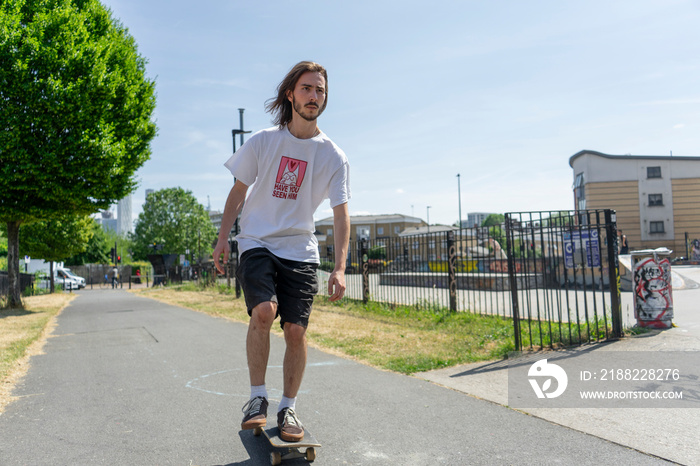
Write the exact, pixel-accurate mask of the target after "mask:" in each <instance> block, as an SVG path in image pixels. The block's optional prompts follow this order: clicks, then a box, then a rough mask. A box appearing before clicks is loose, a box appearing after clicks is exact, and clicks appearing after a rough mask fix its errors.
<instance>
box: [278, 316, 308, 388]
mask: <svg viewBox="0 0 700 466" xmlns="http://www.w3.org/2000/svg"><path fill="white" fill-rule="evenodd" d="M284 340H285V342H286V343H287V350H286V351H285V353H284V369H283V372H284V396H286V397H287V398H296V396H297V393H298V392H299V387H301V379H302V378H303V377H304V370H305V369H306V328H304V327H302V326H301V325H297V324H290V323H285V324H284Z"/></svg>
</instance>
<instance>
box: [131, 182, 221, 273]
mask: <svg viewBox="0 0 700 466" xmlns="http://www.w3.org/2000/svg"><path fill="white" fill-rule="evenodd" d="M216 235H217V231H216V228H214V225H212V223H211V220H210V219H209V214H208V213H207V211H206V210H205V209H204V207H203V206H202V205H201V204H200V203H199V202H197V199H196V198H195V197H194V195H193V194H192V192H191V191H185V190H184V189H182V188H166V189H161V190H159V191H156V192H153V193H151V194H149V195H148V197H147V198H146V203H145V204H144V205H143V211H142V212H141V213H140V214H139V217H138V219H137V220H136V225H135V226H134V235H133V241H134V242H133V247H134V251H133V252H134V254H133V257H134V259H136V260H143V259H145V258H146V255H147V254H153V253H154V249H153V245H154V244H156V245H158V246H162V249H159V250H157V252H158V253H165V254H185V252H186V251H187V250H189V251H190V254H191V255H192V256H199V258H200V259H203V258H205V257H207V256H209V255H210V254H211V252H212V243H213V242H214V241H215V240H216Z"/></svg>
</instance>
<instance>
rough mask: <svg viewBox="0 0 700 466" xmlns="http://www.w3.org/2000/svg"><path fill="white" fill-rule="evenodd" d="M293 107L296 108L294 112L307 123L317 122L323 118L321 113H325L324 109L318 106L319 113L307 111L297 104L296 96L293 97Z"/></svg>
mask: <svg viewBox="0 0 700 466" xmlns="http://www.w3.org/2000/svg"><path fill="white" fill-rule="evenodd" d="M292 107H293V108H294V111H295V112H297V114H298V115H299V116H300V117H302V118H303V119H304V120H306V121H316V119H317V118H318V117H320V116H321V113H323V108H321V107H320V106H318V105H316V108H317V109H318V111H317V113H316V114H313V113H311V112H313V110H307V109H306V108H305V107H303V106H302V105H301V104H300V103H299V102H297V99H296V98H295V97H294V96H292Z"/></svg>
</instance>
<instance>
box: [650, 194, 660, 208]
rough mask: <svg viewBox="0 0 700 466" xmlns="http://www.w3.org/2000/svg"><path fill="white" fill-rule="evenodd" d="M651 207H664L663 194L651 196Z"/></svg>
mask: <svg viewBox="0 0 700 466" xmlns="http://www.w3.org/2000/svg"><path fill="white" fill-rule="evenodd" d="M649 205H650V206H657V205H664V196H663V195H662V194H649Z"/></svg>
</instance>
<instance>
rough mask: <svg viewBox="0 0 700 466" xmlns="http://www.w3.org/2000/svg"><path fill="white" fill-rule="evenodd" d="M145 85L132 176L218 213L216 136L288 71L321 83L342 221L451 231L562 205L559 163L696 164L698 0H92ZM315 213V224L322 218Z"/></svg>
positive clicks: (226, 148) (564, 189)
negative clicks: (343, 194)
mask: <svg viewBox="0 0 700 466" xmlns="http://www.w3.org/2000/svg"><path fill="white" fill-rule="evenodd" d="M103 3H104V4H105V5H107V6H108V7H109V8H110V9H111V10H112V12H113V14H114V16H115V17H116V18H118V19H119V20H120V21H122V23H123V24H124V25H125V26H126V27H127V28H128V29H129V31H130V33H131V34H132V35H133V36H134V38H135V40H136V42H137V44H138V47H139V52H140V53H141V54H142V55H143V56H144V57H146V58H147V59H148V61H149V63H148V66H147V72H148V75H149V76H150V77H152V78H155V80H156V88H157V94H158V106H157V110H156V115H155V118H156V120H157V124H158V128H159V132H158V136H157V137H156V139H155V140H154V141H153V143H152V151H153V154H152V157H151V160H150V161H148V162H147V163H146V164H145V165H144V166H143V167H142V168H141V169H140V170H139V172H138V178H139V180H140V187H139V189H138V190H137V191H136V193H135V194H134V196H133V211H134V216H136V215H138V213H139V212H140V211H141V205H142V203H143V200H144V194H145V189H148V188H150V189H156V190H157V189H161V188H168V187H176V186H180V187H182V188H184V189H187V190H190V191H192V192H193V193H194V195H195V196H196V197H197V199H198V200H199V201H200V203H202V204H203V205H204V206H207V204H208V203H210V204H211V208H212V209H217V210H222V209H223V206H224V202H225V199H226V196H227V194H228V191H229V189H230V187H231V184H232V181H233V179H232V177H231V175H230V173H229V172H228V171H227V170H226V168H225V167H223V163H224V162H225V161H226V159H227V158H228V157H229V156H230V155H231V152H232V141H231V130H232V129H234V128H238V127H239V120H238V118H239V116H238V115H239V114H238V108H245V129H248V130H253V131H257V130H259V129H263V128H266V127H269V126H271V117H270V115H269V114H267V113H265V110H264V103H265V101H266V100H267V99H269V98H270V97H272V96H273V95H274V93H275V88H276V86H277V84H278V83H279V81H280V80H281V79H282V77H283V76H284V75H285V74H286V72H287V71H288V70H289V68H290V67H291V66H292V65H294V64H295V63H297V62H298V61H300V60H313V61H317V62H319V63H321V64H323V65H324V66H325V67H326V68H327V69H328V73H329V82H328V88H329V96H328V108H327V109H326V111H325V113H324V114H323V115H322V117H321V118H320V120H319V126H320V127H321V129H322V130H323V131H324V132H325V133H326V134H327V135H328V136H330V137H331V139H333V140H334V141H335V142H336V143H337V144H338V145H339V146H340V147H341V148H343V150H344V151H345V152H346V154H347V156H348V158H349V160H350V164H351V187H352V193H353V198H352V200H351V202H350V213H351V214H352V215H360V214H391V213H401V214H407V215H415V216H417V217H421V218H423V219H426V216H427V212H428V208H427V206H431V207H430V210H429V212H430V223H444V224H452V223H454V222H456V221H457V219H458V217H459V208H458V205H459V203H458V200H459V199H458V198H459V196H458V183H457V174H458V173H459V174H460V175H461V177H460V179H461V204H462V218H463V219H466V214H467V212H472V211H475V212H499V213H503V212H511V211H531V210H559V209H572V208H573V196H572V192H571V185H572V181H573V173H572V170H571V168H570V167H569V164H568V160H569V157H571V156H572V155H573V154H575V153H576V152H578V151H580V150H582V149H591V150H596V151H600V152H604V153H609V154H635V155H669V154H670V153H671V151H672V152H673V155H691V156H700V85H699V84H698V83H699V82H700V79H699V78H700V27H698V24H700V2H698V1H696V0H692V1H691V0H688V1H685V0H629V1H627V0H622V1H615V2H610V1H609V0H604V1H599V0H587V1H586V2H580V1H562V0H558V1H555V0H552V1H549V0H547V1H539V0H531V1H527V2H525V1H519V0H518V1H516V0H502V1H445V0H434V1H432V2H425V1H424V2H418V1H410V0H408V1H407V0H403V1H382V0H375V1H371V2H370V1H364V0H360V1H352V2H334V1H297V2H289V1H265V0H260V1H251V0H249V1H237V0H229V1H227V0H202V1H200V2H192V1H184V0H167V1H166V0H103ZM330 215H331V212H330V209H329V206H328V204H327V203H326V204H323V205H322V206H321V207H320V208H319V210H318V211H317V213H316V218H324V217H327V216H330Z"/></svg>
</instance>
